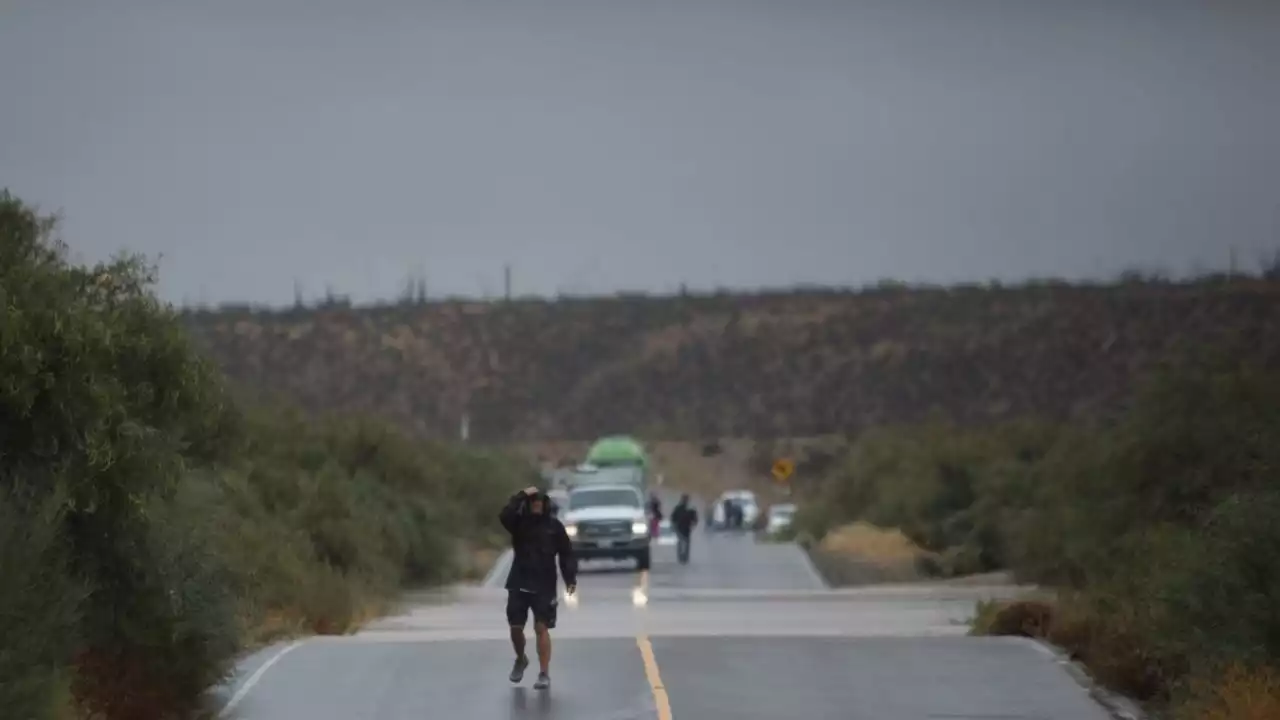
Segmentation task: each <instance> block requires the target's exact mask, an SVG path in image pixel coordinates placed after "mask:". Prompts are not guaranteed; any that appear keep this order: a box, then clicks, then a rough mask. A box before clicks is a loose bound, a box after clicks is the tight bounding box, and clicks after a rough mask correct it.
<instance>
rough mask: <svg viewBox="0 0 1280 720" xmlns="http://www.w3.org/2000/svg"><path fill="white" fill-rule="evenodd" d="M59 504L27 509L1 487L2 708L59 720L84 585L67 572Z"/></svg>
mask: <svg viewBox="0 0 1280 720" xmlns="http://www.w3.org/2000/svg"><path fill="white" fill-rule="evenodd" d="M58 522H59V517H58V508H57V505H56V503H48V504H46V505H45V506H44V507H40V508H34V509H32V508H20V507H18V506H17V505H16V504H15V503H14V501H13V499H12V498H11V497H9V493H8V492H7V491H6V490H4V489H3V488H0V578H3V582H0V707H3V708H4V709H5V714H6V716H7V717H15V718H32V719H34V720H56V719H57V718H60V717H62V716H63V713H64V712H65V710H66V707H67V705H68V703H69V696H68V694H67V693H68V689H69V688H68V682H69V678H70V674H69V668H68V665H69V660H70V658H71V653H72V651H73V649H74V648H75V645H76V635H77V625H78V622H79V608H80V603H81V601H82V600H83V599H84V597H85V591H84V588H83V587H81V586H80V585H79V584H78V583H76V582H74V581H73V580H72V579H71V576H70V574H69V573H68V572H67V548H66V545H65V543H64V542H63V539H62V537H61V536H60V535H59V533H58Z"/></svg>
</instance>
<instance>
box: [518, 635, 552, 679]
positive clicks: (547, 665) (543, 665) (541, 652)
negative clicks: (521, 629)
mask: <svg viewBox="0 0 1280 720" xmlns="http://www.w3.org/2000/svg"><path fill="white" fill-rule="evenodd" d="M533 632H534V636H535V637H536V638H537V641H538V669H539V670H541V671H542V674H543V675H546V674H547V673H549V672H550V671H551V631H549V630H547V626H546V625H543V624H542V623H534V624H533ZM520 639H521V641H522V642H523V641H524V634H523V633H521V635H520Z"/></svg>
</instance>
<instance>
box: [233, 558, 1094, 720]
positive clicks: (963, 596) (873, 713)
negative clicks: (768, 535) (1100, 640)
mask: <svg viewBox="0 0 1280 720" xmlns="http://www.w3.org/2000/svg"><path fill="white" fill-rule="evenodd" d="M583 570H584V572H583V574H582V577H581V579H580V581H579V585H580V593H579V598H578V600H577V602H576V603H574V604H568V603H566V604H563V605H562V607H561V609H560V618H559V627H558V628H557V629H556V631H555V632H554V637H555V644H554V655H553V659H552V673H551V674H552V681H553V684H552V688H551V690H550V691H549V692H539V691H535V690H533V689H532V688H531V687H530V686H531V685H532V682H533V679H534V677H535V672H533V668H531V670H530V672H528V673H527V674H526V676H525V680H524V682H523V683H522V684H521V685H519V686H512V684H511V683H510V682H508V681H507V678H506V675H507V672H508V671H509V669H510V664H511V659H512V657H511V649H510V645H509V642H508V640H507V639H506V633H507V631H506V628H505V621H504V619H503V615H502V612H503V602H504V600H505V593H504V592H503V591H502V590H501V588H500V586H501V583H502V580H503V579H504V576H503V574H502V573H498V574H497V575H496V576H494V577H493V578H492V582H491V584H490V586H489V587H482V588H476V589H461V590H454V591H442V592H437V593H429V594H423V595H421V596H418V597H416V598H413V599H412V600H411V601H410V602H409V603H407V604H406V607H405V608H404V611H403V612H402V613H401V614H399V615H396V616H393V617H389V618H385V619H383V620H380V621H378V622H376V623H374V624H372V625H370V626H369V627H368V628H366V629H365V630H364V631H362V632H361V633H359V634H357V635H354V636H350V637H340V638H314V639H311V640H307V641H305V642H303V643H301V644H296V645H289V646H283V647H279V646H278V647H274V648H268V649H266V650H264V651H262V652H261V653H259V654H257V655H256V656H254V657H252V658H249V659H248V660H247V661H246V662H245V663H244V665H243V667H242V669H241V672H240V673H239V675H238V676H237V678H236V680H235V682H234V683H233V684H232V685H231V687H230V688H229V689H228V691H227V695H226V697H232V696H234V701H235V704H234V707H233V708H232V709H231V712H230V714H229V716H234V717H240V718H244V720H304V719H305V720H358V719H364V718H367V719H370V720H374V719H376V720H409V719H415V720H427V719H429V718H459V719H463V718H467V719H471V718H474V719H475V720H515V719H529V718H548V719H550V718H556V719H558V720H629V719H632V718H634V719H637V720H655V719H656V720H671V719H672V718H678V719H679V720H730V719H732V720H744V719H755V718H760V719H762V720H763V719H768V720H784V719H785V720H804V719H808V718H813V719H815V720H816V719H819V718H823V719H825V718H841V719H858V718H867V719H868V720H942V719H943V718H949V719H951V720H962V719H968V720H977V719H979V718H981V719H991V720H995V719H997V718H998V719H1000V720H1013V719H1015V718H1016V719H1027V720H1029V719H1032V718H1035V719H1039V720H1105V718H1106V717H1107V715H1106V714H1105V713H1104V712H1103V711H1102V709H1101V708H1100V707H1099V706H1097V705H1096V704H1095V703H1094V702H1093V701H1092V700H1091V699H1090V698H1089V696H1088V694H1087V693H1086V692H1085V691H1084V690H1083V689H1082V688H1081V687H1080V686H1079V685H1077V684H1076V683H1075V681H1073V680H1072V679H1071V678H1070V677H1069V676H1068V675H1067V674H1066V673H1065V672H1064V671H1063V670H1062V669H1061V668H1060V667H1059V666H1058V664H1057V661H1056V659H1055V658H1054V657H1053V656H1052V655H1051V654H1049V653H1047V652H1046V651H1044V650H1042V649H1041V648H1039V647H1038V646H1036V645H1034V644H1032V643H1030V642H1025V641H1021V640H1013V639H1003V638H969V637H965V636H964V632H965V627H964V625H963V622H964V620H965V619H966V618H967V617H968V616H969V615H970V614H971V611H972V608H973V603H974V600H975V599H976V598H978V597H988V596H991V595H995V594H1004V593H1009V592H1011V591H1010V590H1009V589H1007V588H1005V589H1000V588H957V587H952V588H922V587H914V588H913V587H897V588H893V587H886V588H869V589H861V590H853V591H832V590H825V589H823V588H822V587H821V583H820V580H819V579H818V578H817V577H816V576H815V575H814V574H813V573H812V571H811V570H810V568H809V566H808V565H807V563H806V560H805V558H804V556H803V555H802V554H801V553H800V551H799V550H798V549H796V548H794V547H792V546H787V545H759V544H756V543H755V542H754V541H753V539H752V538H750V537H748V536H711V537H707V536H706V535H704V534H701V533H699V534H698V535H697V536H696V537H695V540H694V547H693V558H692V562H691V563H690V565H688V566H680V565H678V564H676V563H675V559H674V549H673V548H670V547H663V548H660V549H659V550H658V552H657V553H656V555H655V558H654V563H653V568H652V570H651V571H650V572H649V573H643V574H642V573H637V572H635V571H634V570H628V569H618V568H616V567H610V566H608V565H606V564H602V565H598V566H588V565H584V568H583ZM531 634H532V633H530V635H531ZM530 641H531V642H530V651H531V652H532V637H530ZM535 667H536V663H535Z"/></svg>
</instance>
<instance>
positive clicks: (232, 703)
mask: <svg viewBox="0 0 1280 720" xmlns="http://www.w3.org/2000/svg"><path fill="white" fill-rule="evenodd" d="M303 642H305V640H294V641H293V642H291V643H289V644H288V645H286V646H284V647H282V648H280V651H279V652H277V653H276V654H275V655H272V656H271V657H270V658H268V659H267V661H266V662H264V663H262V665H261V666H260V667H259V668H258V669H257V670H256V671H255V672H254V673H253V674H252V675H250V676H249V679H248V680H245V681H244V684H243V685H241V686H240V689H239V690H237V691H236V694H235V695H232V696H231V699H230V700H228V701H227V704H226V705H223V706H222V710H221V711H219V713H218V715H219V716H226V715H227V714H229V713H230V712H231V711H232V710H234V709H235V708H236V706H237V705H239V704H240V703H241V702H242V701H244V699H245V697H247V696H248V695H249V691H250V690H252V689H253V686H254V685H257V684H258V683H259V682H260V681H261V680H262V676H263V675H266V674H267V671H268V670H270V669H271V666H272V665H275V664H276V663H278V662H280V658H282V657H284V656H285V655H288V654H289V653H290V652H292V651H293V649H294V648H296V647H298V646H299V645H301V644H302V643H303Z"/></svg>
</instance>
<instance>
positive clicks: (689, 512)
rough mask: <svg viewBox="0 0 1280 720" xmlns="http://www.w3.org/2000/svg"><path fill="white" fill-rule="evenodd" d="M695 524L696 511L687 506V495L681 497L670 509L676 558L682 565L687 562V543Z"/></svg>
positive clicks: (696, 518) (696, 521) (696, 520)
mask: <svg viewBox="0 0 1280 720" xmlns="http://www.w3.org/2000/svg"><path fill="white" fill-rule="evenodd" d="M697 524H698V511H697V510H695V509H693V507H692V506H691V505H689V496H688V495H681V496H680V502H679V503H677V504H676V506H675V507H674V508H672V509H671V528H672V529H673V530H675V531H676V558H677V559H678V560H679V561H680V564H682V565H683V564H685V563H687V562H689V541H690V540H691V539H692V537H693V528H694V527H695V526H697Z"/></svg>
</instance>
